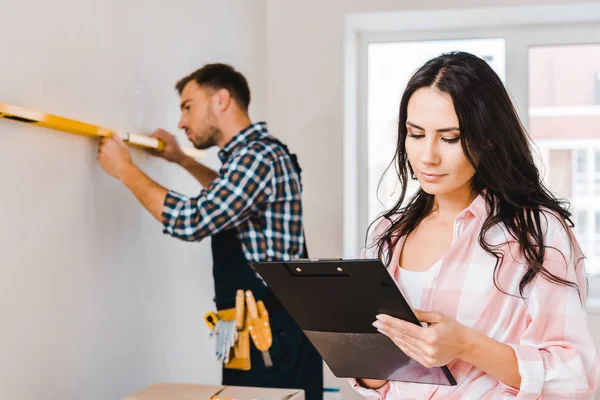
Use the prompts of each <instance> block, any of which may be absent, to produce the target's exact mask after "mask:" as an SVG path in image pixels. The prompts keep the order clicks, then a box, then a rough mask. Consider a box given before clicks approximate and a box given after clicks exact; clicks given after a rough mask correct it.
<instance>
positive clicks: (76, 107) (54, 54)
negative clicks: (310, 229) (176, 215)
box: [0, 0, 266, 400]
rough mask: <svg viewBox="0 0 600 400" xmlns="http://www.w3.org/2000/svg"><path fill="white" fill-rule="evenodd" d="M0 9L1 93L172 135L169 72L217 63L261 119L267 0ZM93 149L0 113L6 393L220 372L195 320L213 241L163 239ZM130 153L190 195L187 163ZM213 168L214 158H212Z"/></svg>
mask: <svg viewBox="0 0 600 400" xmlns="http://www.w3.org/2000/svg"><path fill="white" fill-rule="evenodd" d="M0 9H1V10H2V12H1V13H0V36H1V37H2V38H3V39H2V52H1V53H0V101H4V102H7V103H13V104H18V105H22V106H25V107H29V108H32V109H38V110H42V111H47V112H53V113H56V114H59V115H64V116H68V117H71V118H78V119H81V120H84V121H88V122H93V123H97V124H101V125H105V126H107V127H111V128H117V129H123V130H131V131H133V132H142V133H149V132H151V131H152V130H153V129H154V128H157V127H163V128H166V129H170V130H172V131H173V132H176V131H177V122H178V117H179V110H178V97H177V93H176V92H175V90H174V89H173V86H174V84H175V82H176V81H177V80H178V79H179V78H181V77H182V76H184V75H185V74H187V73H189V72H191V71H193V70H194V69H196V68H198V67H200V66H201V65H203V64H204V63H207V62H214V61H224V62H229V63H232V64H233V65H235V66H236V67H238V68H239V69H240V70H241V71H242V72H243V73H244V74H245V75H246V76H247V78H248V79H249V81H250V83H251V86H252V89H253V104H252V107H251V113H252V116H253V117H254V118H256V119H264V118H265V114H266V90H265V89H264V87H265V81H266V73H265V57H266V55H265V40H266V39H265V29H266V28H265V22H266V1H265V0H252V1H248V0H229V1H210V0H178V1H175V2H170V3H165V2H164V1H153V0H128V1H117V0H102V1H93V0H57V1H53V2H43V1H39V0H21V1H9V0H0ZM180 137H182V138H184V136H180ZM184 140H185V139H184ZM95 151H96V145H95V141H94V140H92V139H88V138H83V137H77V136H71V135H68V134H65V133H57V132H54V131H49V130H44V129H42V128H38V127H33V126H24V125H23V124H19V123H15V122H11V121H7V120H1V119H0V182H1V184H2V189H1V194H0V195H1V199H0V316H1V320H2V322H1V329H0V355H1V356H0V398H2V399H19V400H33V399H35V400H50V399H60V400H70V399H73V400H81V399H86V400H87V399H90V400H93V399H98V400H100V399H102V400H104V399H117V398H120V397H122V396H125V395H127V394H129V393H132V392H134V391H137V390H139V389H141V388H143V387H145V386H147V385H149V384H151V383H154V382H157V381H171V382H214V383H216V382H219V381H220V370H219V367H218V364H217V363H216V361H214V356H213V355H214V346H213V343H212V342H211V341H210V340H209V338H208V329H207V328H206V326H205V325H204V323H203V321H202V317H203V315H204V313H205V312H206V311H208V310H209V309H211V308H212V306H213V305H212V302H211V299H212V296H213V289H212V271H211V268H212V264H211V258H210V247H209V242H208V241H206V242H203V243H193V244H187V243H183V242H179V241H177V240H175V239H171V238H169V237H167V236H164V235H163V234H162V233H161V226H160V225H159V224H158V223H157V222H156V221H154V220H153V219H152V218H151V217H150V216H149V215H148V214H147V213H146V212H145V211H144V210H143V209H142V208H141V207H140V206H139V205H138V203H137V202H136V201H135V199H134V198H133V196H131V195H130V193H129V192H128V191H126V190H125V189H124V187H122V186H121V185H120V184H119V183H118V182H117V181H115V180H113V179H112V178H110V177H108V176H107V175H105V174H104V172H103V171H102V170H101V169H100V168H99V167H98V165H97V163H96V160H95ZM135 159H136V160H137V161H138V162H139V164H140V165H141V166H142V167H143V168H144V169H145V170H146V171H148V172H149V174H150V175H151V176H152V177H154V178H156V179H158V180H159V181H160V182H161V183H163V184H164V185H166V186H168V187H172V188H175V189H178V190H181V191H184V192H186V193H189V194H195V193H197V192H198V190H199V185H197V184H196V183H195V182H194V181H193V180H192V179H191V178H188V177H186V176H185V174H184V172H183V170H179V169H177V168H174V167H171V166H169V165H167V164H166V163H165V162H162V161H160V160H156V159H153V158H152V157H149V156H147V155H145V154H142V153H141V152H139V151H136V152H135ZM208 162H209V164H210V165H212V166H213V167H216V166H218V163H217V159H216V157H215V154H214V152H213V153H211V154H210V157H209V158H208Z"/></svg>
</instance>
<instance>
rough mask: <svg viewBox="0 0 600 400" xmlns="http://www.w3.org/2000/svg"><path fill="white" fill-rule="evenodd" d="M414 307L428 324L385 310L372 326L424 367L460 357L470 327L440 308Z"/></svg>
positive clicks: (466, 344)
mask: <svg viewBox="0 0 600 400" xmlns="http://www.w3.org/2000/svg"><path fill="white" fill-rule="evenodd" d="M414 311H415V315H416V316H417V318H418V319H419V321H421V322H426V323H427V324H428V326H427V327H422V326H417V325H415V324H413V323H410V322H406V321H403V320H401V319H398V318H394V317H391V316H389V315H384V314H382V315H378V316H377V321H375V322H374V323H373V326H375V327H376V328H377V330H378V331H379V332H381V333H383V334H384V335H386V336H388V337H389V338H390V339H392V340H393V341H394V343H395V344H396V345H397V346H398V347H399V348H400V350H402V351H403V352H404V353H405V354H406V355H407V356H409V357H410V358H412V359H413V360H415V361H417V362H418V363H419V364H421V365H423V366H424V367H427V368H432V367H439V366H442V365H446V364H448V363H449V362H451V361H453V360H455V359H457V358H461V356H462V354H463V353H464V351H465V349H466V348H467V346H468V343H467V341H468V339H467V337H468V334H467V333H468V332H467V331H468V329H469V328H468V327H466V326H465V325H462V324H461V323H459V322H458V321H456V320H455V319H452V318H450V317H448V316H446V315H444V314H442V313H440V312H437V311H433V312H426V311H420V310H414Z"/></svg>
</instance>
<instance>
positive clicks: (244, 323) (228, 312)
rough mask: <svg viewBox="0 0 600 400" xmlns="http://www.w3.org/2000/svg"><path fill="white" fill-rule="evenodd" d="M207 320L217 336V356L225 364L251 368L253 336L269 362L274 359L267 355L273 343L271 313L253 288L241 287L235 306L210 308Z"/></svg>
mask: <svg viewBox="0 0 600 400" xmlns="http://www.w3.org/2000/svg"><path fill="white" fill-rule="evenodd" d="M204 320H205V322H206V324H207V325H208V327H209V328H211V336H216V337H217V351H216V355H217V360H219V361H222V362H223V366H224V368H228V369H237V370H243V371H249V370H250V369H251V368H252V365H251V363H250V340H252V342H253V343H254V346H255V347H256V348H257V349H258V350H260V351H262V352H263V358H264V361H265V365H266V366H271V365H269V364H270V363H271V360H270V356H269V355H268V351H269V348H270V347H271V345H272V343H273V339H272V333H271V325H270V323H269V314H268V312H267V309H266V307H265V304H264V302H263V301H262V300H259V301H258V302H256V301H255V299H254V296H253V294H252V292H251V291H250V290H247V291H245V292H244V291H243V290H241V289H240V290H238V291H237V294H236V301H235V308H227V309H223V310H219V311H217V312H216V313H214V312H209V313H207V314H206V315H205V316H204Z"/></svg>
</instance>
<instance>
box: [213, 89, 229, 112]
mask: <svg viewBox="0 0 600 400" xmlns="http://www.w3.org/2000/svg"><path fill="white" fill-rule="evenodd" d="M214 99H215V102H216V106H217V110H219V112H223V111H225V110H227V109H228V108H229V107H230V106H231V94H230V93H229V90H227V89H219V90H217V91H216V93H215V94H214Z"/></svg>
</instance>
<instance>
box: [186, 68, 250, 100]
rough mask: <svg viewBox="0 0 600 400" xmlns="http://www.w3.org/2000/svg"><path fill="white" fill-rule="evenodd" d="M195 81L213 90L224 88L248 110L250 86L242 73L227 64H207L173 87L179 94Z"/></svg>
mask: <svg viewBox="0 0 600 400" xmlns="http://www.w3.org/2000/svg"><path fill="white" fill-rule="evenodd" d="M191 81H195V82H196V83H197V84H198V86H200V87H206V88H211V89H214V90H220V89H226V90H227V91H228V92H229V94H230V95H231V97H232V98H233V99H234V100H235V101H236V102H237V103H238V105H239V106H240V107H241V108H242V109H243V110H244V111H248V106H249V105H250V88H249V87H248V82H247V81H246V78H245V77H244V75H242V74H241V73H239V72H238V71H236V70H235V68H233V67H232V66H231V65H227V64H207V65H205V66H204V67H202V68H200V69H199V70H197V71H194V72H192V73H191V74H189V75H188V76H186V77H184V78H182V79H181V80H180V81H179V82H177V84H176V85H175V89H177V91H178V92H179V95H181V92H183V88H185V86H186V85H187V84H188V83H190V82H191Z"/></svg>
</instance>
